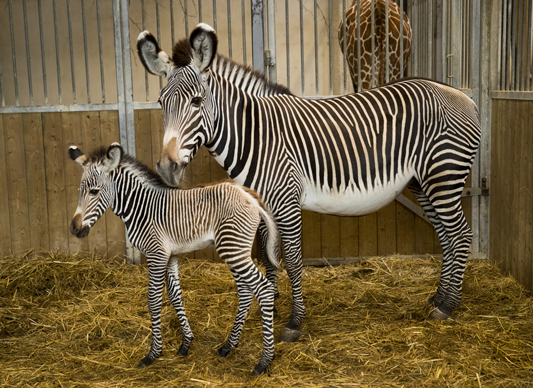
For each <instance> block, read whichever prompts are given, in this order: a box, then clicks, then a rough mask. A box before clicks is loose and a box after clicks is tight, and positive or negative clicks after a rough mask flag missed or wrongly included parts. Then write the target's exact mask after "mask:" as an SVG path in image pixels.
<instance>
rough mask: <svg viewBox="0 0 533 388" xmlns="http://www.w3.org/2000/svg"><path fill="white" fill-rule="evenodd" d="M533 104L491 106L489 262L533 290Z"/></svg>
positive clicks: (504, 102) (500, 102)
mask: <svg viewBox="0 0 533 388" xmlns="http://www.w3.org/2000/svg"><path fill="white" fill-rule="evenodd" d="M532 120H533V101H513V100H494V101H493V105H492V119H491V121H492V123H491V124H492V125H491V131H492V142H491V143H492V145H491V178H490V182H491V186H490V225H491V226H490V259H491V260H494V261H496V262H498V263H500V265H501V267H502V269H503V270H504V271H506V272H508V273H510V274H511V275H513V277H515V278H516V279H517V280H518V281H519V282H520V283H521V284H523V285H524V287H526V289H528V290H530V291H531V290H533V155H532V154H533V131H531V122H532Z"/></svg>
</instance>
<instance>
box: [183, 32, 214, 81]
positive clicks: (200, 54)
mask: <svg viewBox="0 0 533 388" xmlns="http://www.w3.org/2000/svg"><path fill="white" fill-rule="evenodd" d="M189 42H190V43H191V47H192V51H193V58H194V63H193V65H194V66H195V67H196V68H197V69H198V71H199V72H200V74H202V73H203V72H204V71H205V70H206V69H208V68H209V66H211V63H212V62H213V58H215V54H216V53H217V46H218V38H217V34H216V32H215V30H214V29H213V28H212V27H211V26H209V25H207V24H205V23H200V24H198V25H197V26H196V28H195V29H194V30H193V32H191V37H190V38H189Z"/></svg>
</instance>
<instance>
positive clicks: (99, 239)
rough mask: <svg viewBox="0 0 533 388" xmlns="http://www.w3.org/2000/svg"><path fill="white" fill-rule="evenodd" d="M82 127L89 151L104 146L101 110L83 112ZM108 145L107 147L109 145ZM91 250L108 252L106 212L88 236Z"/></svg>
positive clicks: (85, 143)
mask: <svg viewBox="0 0 533 388" xmlns="http://www.w3.org/2000/svg"><path fill="white" fill-rule="evenodd" d="M80 115H81V129H82V133H83V146H84V147H85V149H86V150H87V151H86V153H87V152H91V151H92V150H94V149H96V148H98V147H100V146H102V145H103V144H102V138H101V134H100V112H81V113H80ZM108 146H109V145H107V146H106V147H108ZM88 239H89V251H90V252H96V253H97V254H99V255H101V256H105V255H106V254H107V227H106V214H105V213H104V214H102V216H101V217H100V219H99V220H98V221H96V223H95V224H94V225H93V226H92V227H91V232H90V233H89V236H88Z"/></svg>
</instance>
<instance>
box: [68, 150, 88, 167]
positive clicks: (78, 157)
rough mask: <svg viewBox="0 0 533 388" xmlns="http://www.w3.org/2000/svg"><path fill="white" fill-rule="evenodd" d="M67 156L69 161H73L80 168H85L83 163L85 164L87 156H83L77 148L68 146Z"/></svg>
mask: <svg viewBox="0 0 533 388" xmlns="http://www.w3.org/2000/svg"><path fill="white" fill-rule="evenodd" d="M68 154H69V156H70V159H72V160H74V161H75V162H76V163H78V164H79V165H80V166H82V167H85V163H86V162H87V156H85V155H84V153H83V152H81V150H80V149H79V148H78V147H76V146H70V147H69V149H68Z"/></svg>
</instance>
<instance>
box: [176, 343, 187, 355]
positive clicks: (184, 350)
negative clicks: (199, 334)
mask: <svg viewBox="0 0 533 388" xmlns="http://www.w3.org/2000/svg"><path fill="white" fill-rule="evenodd" d="M187 353H189V348H188V347H187V346H185V345H181V346H180V348H179V350H178V354H180V355H182V356H186V355H187Z"/></svg>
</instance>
